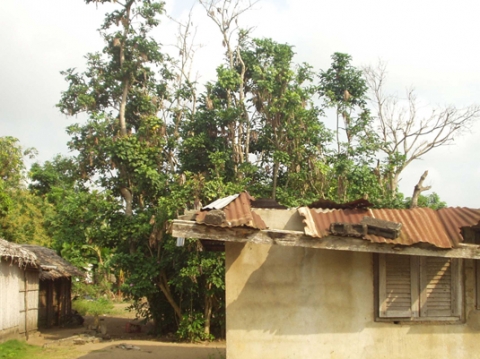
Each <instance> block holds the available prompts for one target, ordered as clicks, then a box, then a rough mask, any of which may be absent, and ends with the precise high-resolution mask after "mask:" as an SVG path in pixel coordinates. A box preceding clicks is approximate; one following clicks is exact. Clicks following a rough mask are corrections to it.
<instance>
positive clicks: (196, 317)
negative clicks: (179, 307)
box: [177, 313, 214, 343]
mask: <svg viewBox="0 0 480 359" xmlns="http://www.w3.org/2000/svg"><path fill="white" fill-rule="evenodd" d="M204 324H205V319H204V318H203V314H202V313H191V314H184V315H183V318H182V321H181V322H180V325H179V326H178V330H177V336H178V337H179V338H180V339H182V340H188V341H190V342H192V343H193V342H198V341H202V340H213V339H214V337H213V335H211V334H210V335H208V334H205V332H204Z"/></svg>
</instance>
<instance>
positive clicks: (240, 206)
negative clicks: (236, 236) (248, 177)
mask: <svg viewBox="0 0 480 359" xmlns="http://www.w3.org/2000/svg"><path fill="white" fill-rule="evenodd" d="M232 197H233V196H229V197H226V198H227V199H228V200H229V202H228V204H227V205H225V206H223V207H221V208H222V211H223V212H224V213H225V220H224V221H223V222H222V223H221V224H220V225H219V227H240V226H247V227H252V228H256V229H266V228H267V226H266V224H265V222H264V221H263V220H262V218H261V217H260V216H259V215H258V214H256V213H255V212H254V211H252V206H251V202H252V201H253V200H254V198H253V197H252V196H250V194H249V193H248V192H247V191H245V192H242V193H240V194H239V195H238V196H237V197H235V198H233V199H232ZM230 199H231V200H230ZM215 202H220V203H222V204H224V203H225V202H227V201H222V199H220V200H217V201H215ZM215 202H214V203H215ZM213 207H215V208H216V206H213ZM206 208H210V205H208V206H206ZM208 213H209V211H200V212H198V213H197V216H196V219H195V220H196V222H197V223H200V224H207V225H208V224H209V223H207V222H208V220H207V221H206V220H205V219H206V217H207V216H208Z"/></svg>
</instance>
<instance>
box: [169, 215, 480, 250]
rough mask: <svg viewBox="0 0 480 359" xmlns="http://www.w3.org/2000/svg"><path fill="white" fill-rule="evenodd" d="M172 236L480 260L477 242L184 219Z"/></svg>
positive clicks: (177, 225)
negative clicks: (376, 238) (451, 243)
mask: <svg viewBox="0 0 480 359" xmlns="http://www.w3.org/2000/svg"><path fill="white" fill-rule="evenodd" d="M172 235H173V236H174V237H183V238H199V239H210V240H216V241H224V242H237V243H247V242H251V243H256V244H270V245H280V246H288V247H305V248H318V249H328V250H339V251H351V252H369V253H386V254H401V255H413V256H429V257H447V258H470V259H480V246H478V245H474V244H459V245H458V246H457V247H455V248H451V249H441V248H436V247H433V246H431V247H423V246H417V245H412V246H403V245H395V244H387V243H372V242H369V241H366V240H363V239H357V238H351V237H339V236H326V237H323V238H314V237H310V236H307V235H305V233H304V232H300V231H287V230H277V229H270V230H268V229H267V230H257V229H253V228H248V227H233V228H228V227H212V226H206V225H202V224H197V223H196V222H193V221H184V220H174V221H173V225H172Z"/></svg>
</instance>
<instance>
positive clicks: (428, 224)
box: [298, 207, 480, 248]
mask: <svg viewBox="0 0 480 359" xmlns="http://www.w3.org/2000/svg"><path fill="white" fill-rule="evenodd" d="M298 212H299V213H300V215H302V216H303V217H305V220H304V223H305V234H307V235H309V236H312V237H317V238H322V237H325V236H328V235H330V231H329V230H330V224H331V223H335V222H341V223H359V222H360V221H361V220H362V219H363V217H365V216H368V217H373V218H378V219H383V220H386V221H391V222H396V223H402V230H401V234H400V237H399V238H396V239H386V238H383V237H379V236H375V235H370V234H369V235H366V236H365V239H367V240H370V241H372V242H376V243H392V244H401V245H407V246H410V245H413V244H416V243H429V244H432V245H434V246H436V247H439V248H452V247H454V246H456V245H457V244H458V243H460V242H461V241H462V237H461V234H460V228H461V227H466V226H473V225H475V224H477V223H478V222H479V221H480V210H476V209H469V208H445V209H441V210H439V211H435V210H433V209H430V208H415V209H368V210H365V209H363V210H362V209H344V210H333V211H331V210H330V211H325V210H322V209H310V208H307V207H301V208H299V209H298Z"/></svg>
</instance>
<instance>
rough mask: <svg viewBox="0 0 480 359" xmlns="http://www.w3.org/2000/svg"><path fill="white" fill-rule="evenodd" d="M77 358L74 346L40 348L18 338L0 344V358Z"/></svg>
mask: <svg viewBox="0 0 480 359" xmlns="http://www.w3.org/2000/svg"><path fill="white" fill-rule="evenodd" d="M73 358H78V352H77V350H76V348H75V347H55V348H41V347H39V346H36V345H30V344H27V343H26V342H23V341H19V340H9V341H7V342H5V343H1V344H0V359H73Z"/></svg>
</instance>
